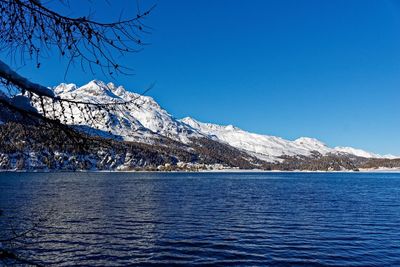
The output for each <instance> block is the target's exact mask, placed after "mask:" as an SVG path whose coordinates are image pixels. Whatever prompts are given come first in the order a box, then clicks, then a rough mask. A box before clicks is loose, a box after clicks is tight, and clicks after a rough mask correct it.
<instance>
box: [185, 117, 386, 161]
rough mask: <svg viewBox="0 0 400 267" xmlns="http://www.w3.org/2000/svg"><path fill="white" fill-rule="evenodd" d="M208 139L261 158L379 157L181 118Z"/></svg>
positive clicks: (359, 150)
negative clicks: (345, 155) (342, 154)
mask: <svg viewBox="0 0 400 267" xmlns="http://www.w3.org/2000/svg"><path fill="white" fill-rule="evenodd" d="M181 121H182V122H184V123H186V124H188V125H190V126H191V127H193V128H194V129H196V130H198V131H199V132H201V133H204V134H206V135H208V136H209V137H210V138H214V139H217V140H219V141H222V142H224V143H227V144H229V145H231V146H233V147H236V148H238V149H241V150H245V151H247V152H249V153H251V154H252V155H254V156H257V157H259V158H260V159H263V160H269V161H276V160H278V157H279V156H283V155H287V156H296V155H302V156H310V155H311V154H312V153H313V152H318V153H321V154H322V155H326V154H328V153H333V154H340V153H347V154H352V155H355V156H359V157H366V158H380V157H383V156H380V155H378V154H374V153H370V152H367V151H364V150H361V149H355V148H351V147H346V148H344V147H336V148H330V147H328V146H326V145H325V144H324V143H322V142H321V141H319V140H317V139H315V138H309V137H300V138H298V139H296V140H294V141H290V140H285V139H283V138H280V137H276V136H270V135H260V134H255V133H250V132H246V131H243V130H241V129H239V128H237V127H234V126H232V125H228V126H221V125H216V124H211V123H202V122H199V121H196V120H195V119H193V118H190V117H186V118H184V119H182V120H181Z"/></svg>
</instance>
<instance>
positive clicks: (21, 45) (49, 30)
mask: <svg viewBox="0 0 400 267" xmlns="http://www.w3.org/2000/svg"><path fill="white" fill-rule="evenodd" d="M55 1H57V2H59V3H60V4H64V5H66V6H68V2H66V1H63V0H55ZM48 3H49V2H48V1H47V2H46V3H44V2H42V1H40V0H0V10H1V16H0V51H1V52H2V54H3V55H6V54H7V55H8V58H10V59H13V58H18V59H19V60H20V61H19V63H20V64H21V65H24V64H34V65H35V66H36V67H37V68H40V67H41V60H42V59H45V58H46V57H48V56H49V55H53V53H56V54H59V55H60V56H61V57H63V58H65V59H66V60H67V61H68V62H69V63H68V67H67V69H66V70H65V73H67V72H68V69H69V67H70V66H71V64H74V63H77V64H78V65H79V66H80V67H81V68H82V70H83V71H90V72H91V73H92V74H94V71H101V72H103V73H104V74H105V75H108V76H111V77H112V76H114V75H117V74H130V73H131V70H130V69H129V68H128V67H126V66H121V65H120V64H119V63H118V60H117V59H116V58H115V55H124V54H126V53H134V52H137V51H140V50H141V49H142V47H143V45H145V43H144V42H143V40H142V36H143V35H144V34H146V33H148V31H149V28H148V27H146V25H145V24H144V23H143V20H144V19H145V18H146V17H147V16H148V15H149V13H150V12H151V10H152V9H153V8H154V6H152V7H150V8H148V9H147V10H145V11H143V12H141V11H140V9H139V8H138V10H137V12H135V13H134V14H132V17H131V18H130V19H126V20H122V19H119V20H117V21H114V22H100V21H96V20H93V19H92V18H91V17H90V16H84V17H70V16H68V15H66V14H60V13H58V12H56V11H54V10H52V9H50V8H49V7H48ZM93 3H94V2H93ZM110 8H111V4H110ZM19 67H20V66H19V65H18V64H16V61H15V60H11V63H6V62H5V61H3V60H2V59H0V112H1V113H4V112H6V113H12V114H15V117H17V118H18V120H21V118H22V120H30V119H32V120H34V121H40V123H41V124H43V125H47V126H49V127H51V128H54V127H55V128H60V129H61V130H63V131H64V132H65V134H67V135H68V136H69V137H72V138H73V139H74V140H81V141H80V143H82V136H81V135H80V134H79V133H77V132H76V131H74V130H73V129H71V128H70V127H69V126H67V125H65V122H66V121H67V119H69V121H71V119H72V121H73V116H74V112H73V110H74V109H75V110H76V109H79V110H81V111H85V113H86V114H87V117H86V119H87V120H94V119H96V113H99V111H101V110H109V109H118V108H120V107H121V106H129V105H130V104H132V103H133V104H135V105H136V103H135V100H136V99H132V100H130V101H129V102H118V101H115V102H112V103H94V102H82V101H77V100H75V99H62V98H60V97H58V96H56V95H55V94H54V92H53V91H52V90H51V89H49V88H46V87H45V86H43V85H40V84H37V83H34V82H32V81H30V80H29V79H27V78H26V77H23V76H22V75H20V74H19V73H18V72H17V71H16V70H17V69H18V68H19ZM56 110H57V112H56ZM60 111H61V112H60ZM68 117H69V118H68ZM0 219H2V221H3V222H4V214H3V212H2V210H0ZM1 226H4V224H0V227H1ZM35 227H36V224H33V225H32V227H30V228H28V229H25V230H22V231H13V232H12V234H11V235H10V236H8V237H6V238H4V237H1V238H0V264H1V261H2V260H9V259H11V260H16V261H17V262H19V263H23V264H28V265H35V264H34V263H32V262H29V261H27V260H26V259H21V258H19V257H18V256H17V255H15V254H13V253H12V252H11V251H9V250H7V249H5V248H4V247H2V246H3V245H5V244H6V243H9V242H12V241H14V240H16V239H20V238H24V237H25V236H26V235H27V234H29V233H31V232H32V231H34V229H35ZM3 230H4V229H3Z"/></svg>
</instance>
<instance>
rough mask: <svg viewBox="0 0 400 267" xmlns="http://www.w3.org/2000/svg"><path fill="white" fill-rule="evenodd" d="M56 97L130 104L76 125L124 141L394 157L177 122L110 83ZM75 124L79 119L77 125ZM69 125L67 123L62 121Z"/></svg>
mask: <svg viewBox="0 0 400 267" xmlns="http://www.w3.org/2000/svg"><path fill="white" fill-rule="evenodd" d="M53 90H54V92H55V94H56V95H58V96H60V97H63V98H68V99H79V100H82V101H92V102H98V103H101V102H103V103H104V102H112V101H132V100H134V103H132V104H130V105H129V106H128V107H127V108H125V107H124V108H121V110H119V111H118V112H109V113H105V114H104V122H103V124H102V125H93V124H91V123H89V124H88V123H86V122H83V120H81V121H82V122H81V123H76V124H77V125H83V126H87V127H92V128H97V129H100V130H104V131H110V132H111V133H112V134H113V135H115V136H120V137H122V138H123V139H124V140H127V141H137V142H147V143H152V142H157V140H158V139H159V136H163V137H167V138H171V139H173V140H175V141H178V142H182V143H184V144H190V143H191V139H193V138H203V137H205V138H210V139H211V140H213V141H218V142H222V143H225V144H228V145H230V146H232V147H235V148H237V149H239V150H242V151H245V152H246V153H248V154H249V155H251V156H255V157H257V158H259V159H261V160H264V161H268V162H275V161H282V159H281V157H282V156H311V155H312V154H313V153H314V152H318V153H320V154H321V155H327V154H335V155H340V154H350V155H355V156H358V157H365V158H395V157H394V156H392V155H379V154H375V153H372V152H368V151H365V150H362V149H359V148H353V147H344V146H338V147H333V148H331V147H328V146H327V145H326V144H324V143H323V142H321V141H320V140H317V139H315V138H311V137H299V138H297V139H296V140H293V141H291V140H286V139H283V138H281V137H278V136H271V135H261V134H257V133H251V132H248V131H245V130H242V129H240V128H238V127H235V126H233V125H226V126H225V125H217V124H212V123H203V122H199V121H197V120H195V119H193V118H191V117H185V118H183V119H176V118H175V117H173V116H172V115H171V114H170V113H168V111H166V110H165V109H163V108H162V107H161V106H160V105H159V104H158V103H157V102H156V101H155V100H154V99H153V98H152V97H149V96H143V95H140V94H137V93H134V92H130V91H128V90H126V89H125V88H124V87H123V86H116V85H115V84H114V83H105V82H102V81H99V80H92V81H90V82H89V83H87V84H85V85H83V86H80V87H78V86H77V85H75V84H64V83H62V84H60V85H58V86H55V87H53ZM74 112H75V113H77V117H78V118H79V117H82V116H84V114H82V111H80V110H75V111H74ZM78 121H79V120H78ZM109 121H113V125H114V127H112V129H111V130H109V129H107V128H105V127H104V125H106V124H107V123H106V122H109ZM67 123H68V124H72V122H71V121H69V122H67Z"/></svg>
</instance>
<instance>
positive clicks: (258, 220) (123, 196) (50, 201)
mask: <svg viewBox="0 0 400 267" xmlns="http://www.w3.org/2000/svg"><path fill="white" fill-rule="evenodd" d="M0 209H2V210H3V211H4V215H3V216H2V217H0V218H2V219H0V221H2V224H3V226H1V227H2V228H0V229H1V231H2V232H3V234H4V232H6V230H5V229H6V226H5V225H4V224H5V222H4V220H5V217H9V216H11V215H13V216H15V218H14V219H13V222H14V223H15V222H16V221H19V222H22V227H28V225H29V222H31V221H37V220H38V219H46V220H44V221H41V222H39V223H38V226H37V227H36V232H35V233H34V234H33V235H32V236H29V237H27V238H24V239H22V240H20V241H18V242H16V243H15V244H14V245H16V248H15V250H16V251H17V252H18V254H19V255H22V256H24V257H26V258H28V259H30V260H32V261H35V262H37V263H40V264H42V265H45V266H48V265H53V266H54V265H56V266H64V265H65V266H67V265H68V266H77V265H85V266H126V265H151V264H154V265H159V264H165V265H173V264H200V265H202V264H214V265H273V266H396V265H397V266H400V174H393V173H392V174H384V173H379V174H365V173H347V174H346V173H259V174H257V173H242V174H238V173H236V174H235V173H234V174H232V173H57V174H49V173H36V174H32V173H30V174H29V173H1V174H0ZM5 215H7V216H5ZM20 227H21V225H20Z"/></svg>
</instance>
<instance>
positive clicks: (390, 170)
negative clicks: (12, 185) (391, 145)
mask: <svg viewBox="0 0 400 267" xmlns="http://www.w3.org/2000/svg"><path fill="white" fill-rule="evenodd" d="M0 173H400V168H377V169H359V170H358V171H353V170H340V171H323V170H316V171H314V170H292V171H290V170H261V169H234V168H232V169H215V170H198V171H190V170H187V171H185V170H177V171H146V170H139V171H135V170H133V171H124V170H76V171H73V170H70V171H68V170H66V171H64V170H0Z"/></svg>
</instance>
